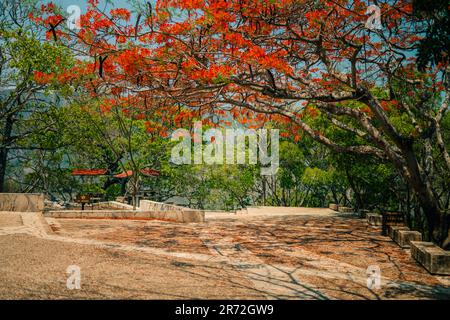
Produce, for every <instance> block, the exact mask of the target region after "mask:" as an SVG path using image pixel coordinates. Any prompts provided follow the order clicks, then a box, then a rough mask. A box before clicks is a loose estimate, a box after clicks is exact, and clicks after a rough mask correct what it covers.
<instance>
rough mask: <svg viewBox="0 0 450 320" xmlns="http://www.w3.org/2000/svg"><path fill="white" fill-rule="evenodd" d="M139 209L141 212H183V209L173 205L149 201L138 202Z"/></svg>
mask: <svg viewBox="0 0 450 320" xmlns="http://www.w3.org/2000/svg"><path fill="white" fill-rule="evenodd" d="M139 209H140V210H143V211H153V210H155V211H168V210H184V209H187V208H185V207H181V206H176V205H174V204H168V203H163V202H156V201H151V200H141V201H139Z"/></svg>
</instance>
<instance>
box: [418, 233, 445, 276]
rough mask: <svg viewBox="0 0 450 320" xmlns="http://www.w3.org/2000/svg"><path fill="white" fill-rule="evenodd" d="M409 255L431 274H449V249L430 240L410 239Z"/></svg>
mask: <svg viewBox="0 0 450 320" xmlns="http://www.w3.org/2000/svg"><path fill="white" fill-rule="evenodd" d="M410 244H411V257H413V258H414V259H415V260H417V262H419V263H420V264H421V265H422V266H423V267H424V268H425V269H426V270H427V271H428V272H430V273H431V274H441V275H450V251H445V250H444V249H442V248H440V247H438V246H437V245H435V244H434V243H432V242H422V241H411V242H410Z"/></svg>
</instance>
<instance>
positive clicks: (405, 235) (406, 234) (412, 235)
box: [394, 229, 422, 248]
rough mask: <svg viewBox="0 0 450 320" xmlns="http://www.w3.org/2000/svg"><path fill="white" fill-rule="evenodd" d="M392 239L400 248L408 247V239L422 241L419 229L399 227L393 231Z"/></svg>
mask: <svg viewBox="0 0 450 320" xmlns="http://www.w3.org/2000/svg"><path fill="white" fill-rule="evenodd" d="M394 241H395V242H396V243H397V244H398V245H399V246H400V247H402V248H409V247H410V241H422V234H421V233H420V232H419V231H411V230H403V229H399V230H397V231H396V232H394Z"/></svg>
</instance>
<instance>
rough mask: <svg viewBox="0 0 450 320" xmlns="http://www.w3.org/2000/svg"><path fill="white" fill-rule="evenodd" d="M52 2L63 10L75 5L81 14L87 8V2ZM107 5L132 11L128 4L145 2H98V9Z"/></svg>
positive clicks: (44, 1) (60, 0)
mask: <svg viewBox="0 0 450 320" xmlns="http://www.w3.org/2000/svg"><path fill="white" fill-rule="evenodd" d="M40 2H42V3H48V2H50V1H46V0H41V1H40ZM51 2H53V3H54V4H55V5H58V6H61V7H62V8H63V9H66V8H67V7H68V6H70V5H77V6H79V7H80V8H81V12H82V13H84V12H85V11H86V7H87V0H53V1H51ZM107 2H108V3H109V4H108V7H109V8H112V7H116V8H129V9H132V8H133V7H132V5H131V4H130V3H131V2H136V3H141V4H145V2H146V1H143V0H131V1H127V0H118V1H117V0H115V1H114V0H110V1H106V0H100V4H99V7H100V8H102V9H103V8H104V6H105V4H106V3H107ZM150 2H151V3H152V4H154V3H155V2H156V0H151V1H150Z"/></svg>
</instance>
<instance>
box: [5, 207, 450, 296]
mask: <svg viewBox="0 0 450 320" xmlns="http://www.w3.org/2000/svg"><path fill="white" fill-rule="evenodd" d="M319 210H320V209H318V211H317V214H315V212H314V210H311V209H308V210H305V213H304V214H301V213H300V214H286V215H282V214H278V213H277V214H272V215H271V214H264V215H249V216H244V215H242V217H238V216H227V215H226V214H221V215H217V216H214V215H211V216H210V217H209V218H208V216H207V222H206V223H201V224H200V223H193V224H181V223H171V222H162V221H131V220H94V219H50V218H47V222H48V223H49V224H50V226H51V229H52V230H53V232H50V233H44V232H42V231H39V230H38V229H39V228H40V227H39V221H40V220H39V219H34V220H33V218H31V217H30V215H29V214H28V215H27V213H22V214H8V215H6V214H5V213H0V253H1V254H0V298H4V299H15V298H18V299H43V298H50V299H98V298H100V299H450V277H437V276H432V275H430V274H429V273H428V272H427V271H426V270H425V269H423V268H422V267H421V266H420V265H418V264H417V263H416V262H415V261H414V260H413V259H411V257H410V254H409V252H408V251H407V250H404V249H401V248H399V247H398V246H397V245H396V244H395V243H393V242H392V241H391V240H390V239H389V238H388V237H384V236H381V235H380V234H381V232H380V229H379V228H375V227H370V226H367V224H366V222H365V221H364V220H362V219H358V218H356V217H352V216H337V215H332V214H329V212H327V214H322V213H323V211H319ZM69 265H76V266H79V267H80V270H81V289H79V290H77V289H74V290H69V289H67V286H66V281H67V278H68V274H67V273H66V269H67V267H68V266H69ZM374 267H375V268H376V269H379V270H380V276H381V283H380V287H379V288H377V287H376V286H375V287H372V288H371V289H369V288H368V286H367V281H368V274H367V272H368V271H367V270H368V268H372V269H373V268H374Z"/></svg>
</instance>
